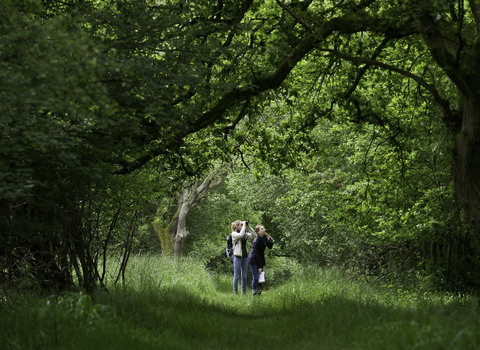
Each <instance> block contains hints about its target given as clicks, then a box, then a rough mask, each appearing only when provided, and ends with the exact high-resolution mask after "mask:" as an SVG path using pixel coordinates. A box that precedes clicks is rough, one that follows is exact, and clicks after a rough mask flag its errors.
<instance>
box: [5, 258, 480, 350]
mask: <svg viewBox="0 0 480 350" xmlns="http://www.w3.org/2000/svg"><path fill="white" fill-rule="evenodd" d="M126 277H127V278H126V282H125V284H124V285H116V286H111V287H110V288H109V291H108V293H106V292H102V293H97V294H95V295H93V296H89V295H85V294H84V293H81V292H69V293H62V294H61V295H52V296H49V297H39V296H35V295H34V296H27V295H26V294H25V295H22V296H19V295H17V296H16V297H15V300H7V299H6V297H3V300H2V302H0V344H1V348H2V349H89V350H90V349H248V350H252V349H369V350H371V349H429V350H431V349H462V350H463V349H479V348H480V313H479V311H478V310H477V309H476V299H474V298H472V297H470V296H465V295H452V294H442V293H428V292H423V293H422V292H421V291H417V292H408V291H406V290H400V289H394V288H387V287H378V286H372V285H368V284H366V283H362V282H358V281H355V280H352V279H348V278H345V277H343V276H342V275H341V274H340V273H338V272H336V271H334V270H321V269H312V268H311V269H306V270H305V271H304V272H303V273H301V274H298V275H297V276H295V277H294V278H290V279H289V280H288V281H287V282H285V283H283V284H278V285H272V286H268V285H267V286H266V289H265V291H264V292H263V293H262V295H261V296H259V297H253V296H252V295H251V292H247V295H246V296H241V295H233V292H232V278H231V276H225V275H215V274H212V273H211V272H208V271H206V270H205V269H204V267H202V266H201V265H200V264H198V263H195V262H193V261H184V262H182V263H178V262H175V261H172V260H168V259H159V258H155V257H148V256H138V257H133V258H132V261H131V263H130V266H129V270H128V275H127V276H126Z"/></svg>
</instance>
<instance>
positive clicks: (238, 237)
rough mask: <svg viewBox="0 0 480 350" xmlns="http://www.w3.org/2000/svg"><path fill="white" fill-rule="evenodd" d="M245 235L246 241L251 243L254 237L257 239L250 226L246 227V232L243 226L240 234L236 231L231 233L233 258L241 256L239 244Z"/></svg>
mask: <svg viewBox="0 0 480 350" xmlns="http://www.w3.org/2000/svg"><path fill="white" fill-rule="evenodd" d="M245 234H246V235H247V241H253V240H254V239H255V237H257V233H256V232H255V231H254V230H253V228H251V227H250V226H248V229H247V230H246V229H245V226H243V227H242V229H241V230H240V232H237V231H233V232H232V243H233V255H234V256H242V243H241V242H240V240H241V239H242V237H243V236H244V235H245ZM247 255H248V248H247Z"/></svg>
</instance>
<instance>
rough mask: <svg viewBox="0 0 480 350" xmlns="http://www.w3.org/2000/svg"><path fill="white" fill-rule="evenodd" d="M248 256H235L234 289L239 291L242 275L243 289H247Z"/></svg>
mask: <svg viewBox="0 0 480 350" xmlns="http://www.w3.org/2000/svg"><path fill="white" fill-rule="evenodd" d="M247 269H248V258H239V257H236V256H234V257H233V290H234V291H235V292H237V291H238V279H239V278H240V272H241V276H242V290H243V291H246V290H247Z"/></svg>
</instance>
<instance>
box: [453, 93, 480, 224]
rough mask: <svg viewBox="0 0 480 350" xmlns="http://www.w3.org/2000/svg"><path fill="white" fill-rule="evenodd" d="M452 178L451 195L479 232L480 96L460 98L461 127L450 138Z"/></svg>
mask: <svg viewBox="0 0 480 350" xmlns="http://www.w3.org/2000/svg"><path fill="white" fill-rule="evenodd" d="M454 142H455V144H454V149H453V157H452V177H453V183H454V186H455V194H456V196H457V198H458V200H459V201H460V204H461V206H462V207H463V208H464V210H465V213H466V214H467V216H468V217H469V218H470V219H471V221H472V223H473V225H474V227H475V228H476V230H477V232H480V99H479V97H478V95H476V94H475V95H474V94H472V95H471V96H470V97H466V98H464V103H463V120H462V128H461V130H460V132H459V133H458V135H456V140H455V141H454Z"/></svg>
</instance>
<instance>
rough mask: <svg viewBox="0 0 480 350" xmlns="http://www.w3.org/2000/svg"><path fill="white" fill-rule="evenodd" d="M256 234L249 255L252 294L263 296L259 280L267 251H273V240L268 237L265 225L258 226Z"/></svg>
mask: <svg viewBox="0 0 480 350" xmlns="http://www.w3.org/2000/svg"><path fill="white" fill-rule="evenodd" d="M255 232H256V233H257V237H255V239H254V240H253V243H252V249H251V250H250V254H249V255H248V263H249V264H250V269H251V270H252V274H253V281H252V294H253V295H260V294H262V285H261V284H259V283H258V279H259V277H260V274H261V273H262V271H263V267H264V266H265V249H266V248H267V247H268V249H272V247H273V238H272V237H271V236H269V235H267V232H266V231H265V226H263V225H257V226H256V227H255Z"/></svg>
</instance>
